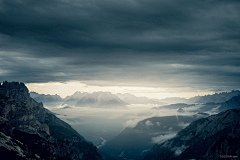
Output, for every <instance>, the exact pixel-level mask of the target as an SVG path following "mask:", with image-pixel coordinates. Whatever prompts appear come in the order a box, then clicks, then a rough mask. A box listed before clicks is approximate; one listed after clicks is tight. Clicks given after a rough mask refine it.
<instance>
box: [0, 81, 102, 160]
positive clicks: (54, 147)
mask: <svg viewBox="0 0 240 160" xmlns="http://www.w3.org/2000/svg"><path fill="white" fill-rule="evenodd" d="M0 138H1V141H0V155H1V158H3V159H6V160H7V159H16V160H18V159H21V160H23V159H29V160H30V159H59V160H73V159H74V160H89V159H93V160H102V158H101V156H100V155H99V153H98V150H97V148H96V147H95V146H93V145H92V144H91V143H89V142H87V141H86V140H85V139H84V138H83V137H82V136H81V135H80V134H79V133H78V132H76V131H75V130H74V129H72V127H71V126H70V125H69V124H67V123H65V122H64V121H62V120H60V119H59V118H57V117H56V116H55V115H53V114H51V113H48V112H46V109H45V108H44V107H43V104H42V103H38V102H36V101H35V100H34V99H32V98H31V97H30V94H29V91H28V89H27V87H26V86H25V84H24V83H18V82H3V83H1V84H0Z"/></svg>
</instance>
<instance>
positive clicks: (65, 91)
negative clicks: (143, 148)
mask: <svg viewBox="0 0 240 160" xmlns="http://www.w3.org/2000/svg"><path fill="white" fill-rule="evenodd" d="M25 84H26V86H27V87H28V89H29V91H30V92H37V93H39V94H50V95H56V94H57V95H59V96H60V97H61V98H65V97H67V96H70V95H73V94H74V93H75V92H78V91H79V92H87V93H93V92H110V93H112V94H117V93H121V94H124V93H129V94H133V95H135V96H137V97H147V98H150V99H164V98H174V97H177V98H186V99H189V98H191V97H195V96H204V95H209V94H215V93H221V92H226V91H221V92H214V91H200V90H198V91H192V90H191V89H190V88H188V89H186V88H184V89H182V90H181V89H180V88H157V87H156V88H154V87H131V86H130V87H129V86H90V85H87V84H84V83H82V82H79V81H68V82H64V83H63V82H47V83H25ZM227 92H229V91H227Z"/></svg>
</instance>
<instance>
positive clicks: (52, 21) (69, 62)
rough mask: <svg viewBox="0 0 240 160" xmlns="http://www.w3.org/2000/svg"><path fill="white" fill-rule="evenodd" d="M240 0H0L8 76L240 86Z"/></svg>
mask: <svg viewBox="0 0 240 160" xmlns="http://www.w3.org/2000/svg"><path fill="white" fill-rule="evenodd" d="M239 8H240V2H239V1H233V0H232V1H227V0H221V1H219V0H218V1H214V0H206V1H195V0H191V1H190V0H184V1H183V0H161V1H159V0H150V1H146V0H122V1H117V0H101V1H99V0H89V1H86V0H42V1H32V0H21V1H19V0H10V1H9V0H0V55H1V57H0V60H1V64H0V79H2V80H5V79H6V80H19V81H24V82H48V81H68V80H80V81H84V82H85V83H87V84H96V85H140V86H155V87H166V86H167V87H186V86H188V87H192V88H194V89H199V88H203V89H204V88H206V89H209V90H219V89H234V88H235V89H236V88H240V71H239V70H240V66H239V65H240V44H239V43H240V21H239V19H240V11H239Z"/></svg>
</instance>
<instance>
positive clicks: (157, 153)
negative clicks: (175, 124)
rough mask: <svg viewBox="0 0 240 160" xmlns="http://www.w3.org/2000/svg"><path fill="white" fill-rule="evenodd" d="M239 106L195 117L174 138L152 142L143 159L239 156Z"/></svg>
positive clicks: (173, 159) (176, 159)
mask: <svg viewBox="0 0 240 160" xmlns="http://www.w3.org/2000/svg"><path fill="white" fill-rule="evenodd" d="M239 117H240V109H231V110H227V111H223V112H221V113H219V114H217V115H213V116H210V117H207V118H203V119H199V120H197V121H194V122H192V123H191V124H190V125H189V126H188V127H186V128H185V129H183V130H182V131H180V132H179V133H178V134H177V135H176V137H175V138H172V139H170V140H168V141H165V142H163V143H161V144H156V145H155V146H154V147H153V148H152V150H151V151H150V152H149V154H148V155H147V156H146V157H145V160H149V159H151V160H180V159H201V160H205V159H209V160H210V159H211V160H217V159H220V156H221V155H230V156H238V158H239V157H240V143H239V142H240V118H239Z"/></svg>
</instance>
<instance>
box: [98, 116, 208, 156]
mask: <svg viewBox="0 0 240 160" xmlns="http://www.w3.org/2000/svg"><path fill="white" fill-rule="evenodd" d="M203 117H206V115H198V114H197V115H194V116H166V117H153V118H148V119H144V120H142V121H140V122H138V124H137V125H136V126H135V127H133V128H126V129H124V130H123V131H122V132H121V133H120V134H119V135H118V136H116V137H115V138H113V139H112V140H111V141H109V142H107V143H106V144H105V145H104V146H102V147H100V148H99V150H100V151H102V152H105V153H107V154H108V155H109V156H112V157H114V158H116V159H121V160H123V159H135V160H138V159H143V158H144V156H146V155H147V153H148V152H149V151H150V150H151V148H152V147H153V146H154V144H156V143H158V142H159V141H162V140H165V139H167V138H169V137H172V136H175V135H176V134H177V132H179V131H180V130H182V129H183V128H184V127H186V126H187V125H189V124H190V123H191V122H193V121H194V120H197V119H199V118H203Z"/></svg>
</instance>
